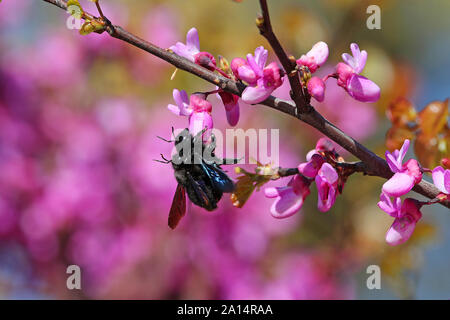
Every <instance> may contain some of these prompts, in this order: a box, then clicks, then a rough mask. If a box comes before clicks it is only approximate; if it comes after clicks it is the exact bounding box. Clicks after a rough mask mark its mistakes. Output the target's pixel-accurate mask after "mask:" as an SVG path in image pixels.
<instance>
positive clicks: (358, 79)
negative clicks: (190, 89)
mask: <svg viewBox="0 0 450 320" xmlns="http://www.w3.org/2000/svg"><path fill="white" fill-rule="evenodd" d="M350 48H351V51H352V54H353V56H352V55H349V54H347V53H344V54H343V55H342V58H343V60H344V62H340V63H338V64H337V66H336V68H335V71H334V72H333V73H331V74H329V75H327V76H326V77H324V78H323V79H322V78H320V77H317V76H312V74H314V73H315V72H316V71H317V70H318V69H319V68H320V67H321V66H323V65H324V64H325V63H326V61H327V59H328V55H329V50H328V45H327V44H326V43H325V42H323V41H320V42H318V43H316V44H315V45H314V46H313V47H312V48H311V50H310V51H309V52H307V53H306V54H304V55H302V56H301V57H300V58H299V59H298V60H297V61H296V63H297V68H298V70H299V73H300V76H301V80H302V85H303V86H304V87H305V88H306V90H308V92H309V94H310V95H311V96H312V97H313V98H314V99H316V100H317V101H319V102H322V101H323V100H324V98H325V81H326V80H327V79H328V78H336V79H337V84H338V85H339V86H340V87H342V88H344V89H345V91H346V92H347V93H348V94H349V95H350V96H351V97H353V98H354V99H356V100H358V101H363V102H375V101H377V100H378V99H379V96H380V88H379V87H378V86H377V85H376V84H375V83H373V82H372V81H371V80H369V79H367V78H365V77H363V76H361V75H360V73H361V72H362V71H363V69H364V66H365V64H366V60H367V52H366V51H365V50H363V51H360V50H359V47H358V45H357V44H355V43H352V44H351V46H350ZM169 49H170V50H171V51H173V52H174V53H176V54H178V55H179V56H182V57H184V58H186V59H188V60H190V61H191V62H193V63H196V64H198V65H200V66H202V67H204V68H206V69H208V70H210V71H216V72H218V73H220V74H221V75H222V76H225V77H227V78H230V79H233V80H238V81H242V82H244V83H245V84H246V85H247V87H246V88H245V89H244V91H243V93H242V97H241V99H242V101H244V102H245V103H248V104H257V103H260V102H262V101H264V100H265V99H267V98H268V97H269V96H270V95H271V94H272V92H273V91H274V90H275V89H277V88H279V87H280V86H281V85H282V84H283V79H284V71H283V69H281V68H280V67H279V66H278V64H277V63H276V62H271V63H269V64H268V65H266V63H267V58H268V51H267V50H266V49H264V47H262V46H260V47H258V48H256V49H255V52H254V54H253V55H252V54H247V56H246V58H245V59H244V58H239V57H238V58H234V59H232V61H231V64H228V62H227V61H226V59H224V58H223V57H220V56H219V63H217V62H216V59H215V58H214V56H213V55H212V54H211V53H209V52H207V51H200V40H199V36H198V31H197V29H196V28H191V29H190V30H189V31H188V33H187V36H186V43H182V42H177V43H176V44H175V45H173V46H171V47H170V48H169ZM218 65H219V66H218ZM178 92H179V91H178V90H176V91H174V99H175V102H176V104H177V106H173V105H169V110H171V111H172V112H174V113H175V114H177V115H181V116H188V117H189V127H190V128H193V127H196V128H197V129H198V130H202V129H204V128H206V129H211V128H212V125H213V122H212V119H211V116H210V115H211V110H210V108H209V105H208V108H205V107H204V106H203V105H206V103H205V102H204V101H200V100H199V99H203V100H206V98H207V96H208V94H210V93H216V94H217V96H218V97H219V99H221V100H222V103H223V105H224V107H225V111H226V116H227V120H228V123H229V124H230V125H231V126H235V125H236V124H237V123H238V121H239V114H240V112H239V96H237V95H234V94H231V93H229V92H225V91H224V90H222V89H220V88H216V90H215V91H212V92H209V93H207V94H205V95H204V96H203V97H199V96H198V95H195V97H198V98H195V99H196V100H197V103H201V104H202V107H200V108H198V106H197V105H196V102H193V101H192V99H191V101H190V102H187V100H188V98H187V95H186V94H185V93H183V94H182V96H181V95H180V93H178ZM181 92H183V91H181ZM181 97H183V99H184V100H181ZM193 121H196V123H197V124H199V125H200V126H195V125H193ZM198 130H197V131H198ZM191 132H192V133H194V132H193V131H191Z"/></svg>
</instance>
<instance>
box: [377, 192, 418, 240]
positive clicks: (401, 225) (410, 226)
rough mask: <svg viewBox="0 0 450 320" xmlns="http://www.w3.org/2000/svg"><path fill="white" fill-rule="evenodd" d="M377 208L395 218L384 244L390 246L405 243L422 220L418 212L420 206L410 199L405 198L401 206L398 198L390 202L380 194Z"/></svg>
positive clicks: (387, 197)
mask: <svg viewBox="0 0 450 320" xmlns="http://www.w3.org/2000/svg"><path fill="white" fill-rule="evenodd" d="M378 206H379V207H380V209H381V210H383V211H384V212H386V213H388V214H389V215H390V216H392V217H394V218H395V220H394V222H393V223H392V225H391V227H390V228H389V230H388V231H387V233H386V242H387V243H388V244H389V245H391V246H396V245H399V244H402V243H405V242H406V241H407V240H408V239H409V238H410V237H411V235H412V233H413V231H414V229H415V227H416V223H417V222H418V221H419V220H420V218H422V213H421V212H420V208H421V207H422V204H421V203H420V202H419V201H417V200H415V199H411V198H406V199H405V201H403V204H402V203H401V199H400V198H395V199H394V201H391V199H390V198H389V196H388V195H387V194H385V193H382V194H381V196H380V202H378Z"/></svg>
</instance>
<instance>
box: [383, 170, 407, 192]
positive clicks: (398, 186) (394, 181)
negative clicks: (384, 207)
mask: <svg viewBox="0 0 450 320" xmlns="http://www.w3.org/2000/svg"><path fill="white" fill-rule="evenodd" d="M413 187H414V178H413V177H411V176H410V175H408V174H406V173H403V172H397V173H396V174H394V175H393V176H392V177H391V178H390V179H389V180H388V181H386V182H385V183H384V184H383V188H382V190H383V192H385V193H386V194H387V195H388V196H391V197H400V196H402V195H404V194H407V193H408V192H409V191H411V189H412V188H413Z"/></svg>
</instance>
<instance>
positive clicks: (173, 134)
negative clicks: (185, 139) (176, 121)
mask: <svg viewBox="0 0 450 320" xmlns="http://www.w3.org/2000/svg"><path fill="white" fill-rule="evenodd" d="M172 136H173V137H174V138H176V137H175V129H174V128H173V126H172Z"/></svg>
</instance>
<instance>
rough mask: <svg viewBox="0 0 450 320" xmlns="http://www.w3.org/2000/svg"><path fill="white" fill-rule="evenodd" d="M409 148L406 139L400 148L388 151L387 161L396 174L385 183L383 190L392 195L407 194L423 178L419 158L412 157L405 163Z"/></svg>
mask: <svg viewBox="0 0 450 320" xmlns="http://www.w3.org/2000/svg"><path fill="white" fill-rule="evenodd" d="M408 148H409V140H408V139H406V140H405V142H404V143H403V146H402V147H401V149H400V150H395V151H394V152H393V153H390V152H389V151H386V161H387V163H388V165H389V168H390V169H391V171H392V172H393V173H394V175H393V176H392V177H391V178H390V179H389V180H388V181H386V182H385V183H384V184H383V187H382V190H383V192H384V193H386V194H387V195H389V196H391V197H400V196H402V195H404V194H407V193H408V192H409V191H411V189H412V188H413V187H414V185H416V184H417V183H419V182H420V181H421V180H422V170H421V168H420V165H419V163H418V162H417V160H415V159H410V160H408V161H407V162H406V163H404V164H403V159H404V158H405V155H406V153H407V152H408Z"/></svg>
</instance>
